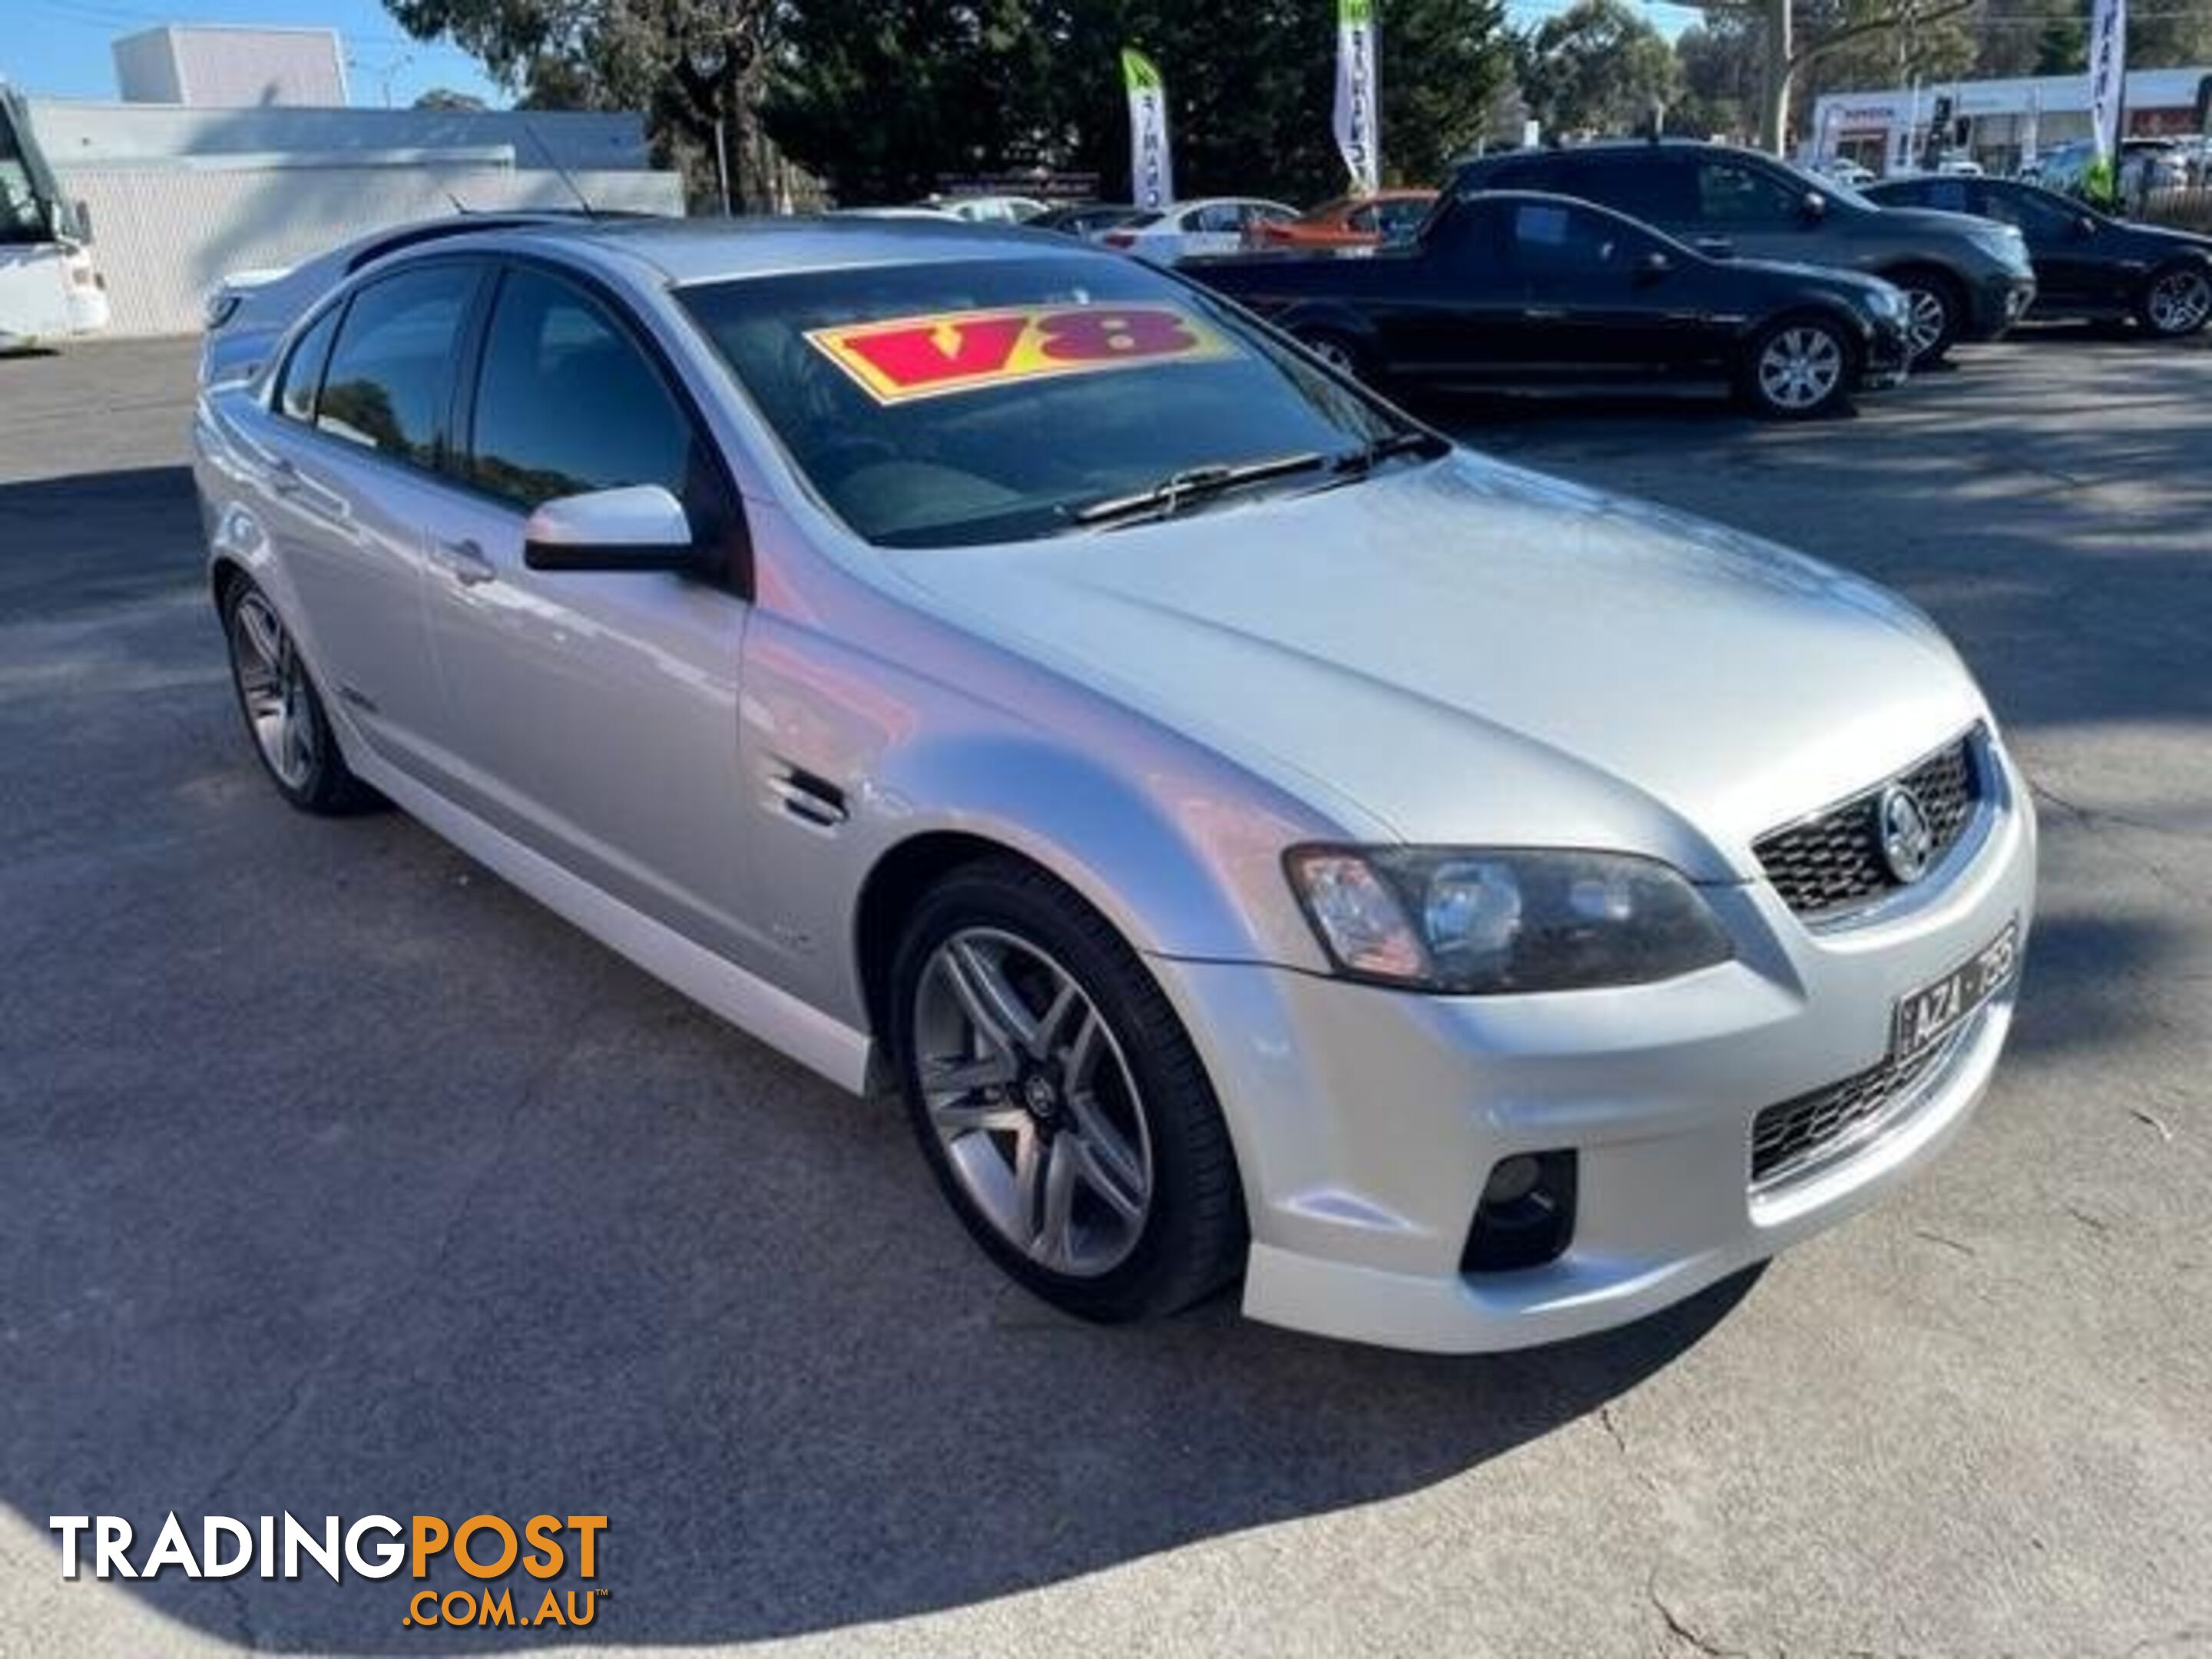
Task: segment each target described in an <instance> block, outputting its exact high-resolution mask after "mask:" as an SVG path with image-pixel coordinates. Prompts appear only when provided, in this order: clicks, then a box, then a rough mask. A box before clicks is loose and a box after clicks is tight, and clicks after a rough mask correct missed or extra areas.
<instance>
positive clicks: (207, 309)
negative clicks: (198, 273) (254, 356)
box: [200, 288, 244, 332]
mask: <svg viewBox="0 0 2212 1659" xmlns="http://www.w3.org/2000/svg"><path fill="white" fill-rule="evenodd" d="M243 297H244V296H243V295H238V294H234V293H233V292H231V290H230V289H226V288H219V289H216V290H215V291H214V292H213V293H212V294H210V295H208V296H207V299H206V300H205V301H204V302H203V304H202V306H201V308H200V319H201V322H202V324H203V325H204V326H205V327H206V328H207V329H208V330H209V331H210V332H212V331H215V330H216V329H218V328H221V327H222V325H224V324H225V323H227V322H228V321H229V320H230V319H232V318H233V317H234V316H235V315H236V314H237V312H238V307H239V306H240V303H241V301H242V300H243Z"/></svg>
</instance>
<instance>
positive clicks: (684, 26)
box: [384, 0, 785, 177]
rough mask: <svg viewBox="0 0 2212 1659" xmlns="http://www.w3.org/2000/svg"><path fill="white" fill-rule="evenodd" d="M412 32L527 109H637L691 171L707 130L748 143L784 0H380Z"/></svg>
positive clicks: (704, 154)
mask: <svg viewBox="0 0 2212 1659" xmlns="http://www.w3.org/2000/svg"><path fill="white" fill-rule="evenodd" d="M384 3H385V9H386V10H388V11H389V12H390V13H391V14H392V16H393V18H394V19H396V20H397V21H398V23H399V26H400V27H402V28H404V29H405V30H406V31H407V32H408V33H410V34H411V35H413V36H414V37H415V38H416V40H437V39H439V38H441V37H443V38H446V39H448V40H452V41H453V43H454V44H455V45H457V46H459V47H461V48H462V49H463V50H464V51H465V52H471V53H472V54H473V55H474V56H476V57H477V58H479V59H481V60H482V61H483V64H484V67H485V68H486V69H487V70H489V71H490V73H491V75H492V76H493V78H494V79H495V80H497V81H498V82H501V85H503V86H505V87H506V88H507V89H508V90H509V91H510V92H513V93H516V94H520V102H521V103H523V104H524V105H525V106H528V107H532V108H553V107H568V108H579V107H580V108H593V109H635V110H641V111H643V112H645V115H646V118H647V122H648V123H649V124H650V125H651V128H652V131H653V137H654V140H655V143H656V144H657V146H658V147H659V150H660V152H661V154H662V155H663V157H664V159H666V160H670V161H676V162H678V164H680V165H683V166H684V167H685V169H686V171H687V172H689V173H692V174H693V175H694V176H695V177H696V175H697V174H698V173H701V172H702V170H704V169H706V168H707V167H709V166H710V165H711V161H710V158H711V157H712V156H713V155H714V151H715V149H716V143H715V140H716V138H717V137H718V135H719V136H720V137H721V139H722V140H723V141H724V143H725V144H726V147H727V149H729V151H730V152H731V154H732V158H733V160H738V161H742V160H743V159H744V158H745V157H747V156H750V155H752V154H753V153H754V151H755V149H756V144H755V140H756V139H757V122H756V119H755V112H756V111H757V109H758V107H759V104H760V98H761V92H762V88H763V86H764V84H765V82H766V80H767V76H768V70H769V58H770V54H771V53H772V52H774V51H775V48H776V46H777V43H778V40H779V38H780V31H781V25H782V22H783V20H784V15H785V5H784V0H384Z"/></svg>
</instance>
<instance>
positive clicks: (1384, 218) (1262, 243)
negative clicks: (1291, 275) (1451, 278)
mask: <svg viewBox="0 0 2212 1659" xmlns="http://www.w3.org/2000/svg"><path fill="white" fill-rule="evenodd" d="M1436 201H1437V193H1436V191H1432V190H1386V191H1382V192H1381V193H1380V194H1379V195H1375V196H1340V197H1337V198H1336V199H1335V200H1334V201H1333V202H1324V203H1322V204H1321V205H1320V206H1319V207H1317V208H1312V209H1310V210H1307V211H1306V212H1304V213H1302V214H1300V215H1299V216H1297V218H1295V219H1261V220H1259V221H1257V222H1255V224H1254V225H1253V226H1252V228H1251V234H1250V235H1249V237H1248V238H1247V239H1246V240H1247V242H1248V245H1249V246H1254V247H1304V248H1330V247H1374V246H1377V245H1378V244H1381V243H1383V242H1402V241H1405V240H1407V239H1408V238H1410V237H1411V236H1412V235H1413V233H1414V232H1415V231H1417V230H1419V228H1421V221H1422V220H1424V219H1425V218H1427V217H1428V216H1429V210H1430V209H1431V208H1432V207H1434V206H1435V205H1436Z"/></svg>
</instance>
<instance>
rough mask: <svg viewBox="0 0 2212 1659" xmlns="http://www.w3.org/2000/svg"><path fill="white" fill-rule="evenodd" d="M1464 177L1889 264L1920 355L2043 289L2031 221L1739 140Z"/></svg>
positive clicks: (1729, 243)
mask: <svg viewBox="0 0 2212 1659" xmlns="http://www.w3.org/2000/svg"><path fill="white" fill-rule="evenodd" d="M1456 184H1457V188H1459V189H1460V190H1462V191H1469V190H1500V189H1510V190H1541V191H1552V192H1554V193H1556V194H1558V195H1562V196H1579V197H1585V198H1587V199H1588V200H1590V201H1593V202H1601V203H1603V204H1605V205H1606V206H1607V207H1610V208H1613V209H1615V210H1619V211H1620V212H1622V213H1626V214H1628V215H1630V216H1632V217H1634V218H1637V219H1641V220H1643V221H1644V222H1647V223H1649V224H1652V225H1655V226H1656V227H1657V228H1660V229H1661V230H1663V231H1666V232H1668V234H1670V235H1673V236H1675V237H1677V238H1679V239H1680V240H1682V241H1685V242H1687V243H1688V244H1689V245H1690V246H1692V247H1694V248H1696V249H1698V250H1699V252H1705V253H1710V254H1713V255H1715V256H1717V257H1722V258H1725V257H1728V256H1730V255H1733V254H1739V253H1741V254H1749V255H1752V256H1753V257H1754V258H1761V259H1790V260H1796V261H1799V262H1802V263H1803V264H1816V265H1830V266H1834V267H1837V268H1838V269H1841V270H1856V271H1859V272H1862V273H1864V274H1865V275H1868V276H1880V277H1883V278H1885V279H1887V281H1889V282H1892V283H1896V284H1897V286H1898V287H1899V288H1901V289H1904V290H1905V293H1906V295H1908V296H1909V297H1910V299H1911V302H1912V310H1913V319H1912V347H1913V355H1914V357H1915V359H1916V361H1917V362H1922V363H1923V364H1924V363H1932V362H1936V360H1937V359H1939V358H1941V357H1942V356H1943V355H1944V353H1945V352H1947V351H1948V350H1949V349H1950V348H1951V346H1952V344H1953V343H1954V342H1955V341H1959V340H1990V339H1995V338H1996V337H1997V336H1999V335H2001V334H2002V333H2003V332H2004V331H2005V330H2007V329H2008V328H2009V327H2011V326H2012V325H2013V324H2014V323H2015V322H2017V321H2018V320H2019V319H2020V317H2021V314H2022V313H2025V312H2026V311H2027V307H2028V305H2029V303H2030V302H2031V301H2033V299H2034V297H2035V273H2034V271H2033V269H2032V268H2031V267H2030V265H2029V264H2028V260H2027V246H2026V245H2025V244H2024V243H2022V242H2021V240H2020V234H2019V233H2018V232H2017V231H2015V230H2013V229H2011V228H2009V227H2008V226H2004V225H1997V224H1992V223H1990V222H1989V221H1988V220H1985V219H1970V218H1966V217H1963V216H1960V215H1958V214H1949V213H1936V212H1929V211H1926V210H1913V209H1904V208H1894V209H1890V208H1880V207H1876V206H1875V204H1873V203H1872V202H1870V201H1869V200H1868V199H1867V198H1866V197H1863V196H1862V195H1860V194H1859V193H1858V192H1857V191H1855V190H1853V189H1852V188H1851V187H1850V185H1846V184H1844V183H1842V182H1841V181H1839V180H1838V179H1822V178H1820V177H1818V176H1816V175H1814V174H1813V173H1802V172H1800V171H1799V170H1798V169H1797V168H1796V167H1791V166H1790V165H1788V164H1787V163H1786V162H1782V161H1776V160H1775V159H1774V158H1773V157H1771V156H1769V155H1759V154H1758V153H1756V152H1754V151H1752V150H1745V149H1735V148H1734V147H1732V146H1730V145H1726V144H1707V143H1686V142H1677V141H1674V140H1668V141H1667V142H1664V143H1648V142H1643V141H1638V142H1633V143H1626V142H1624V143H1599V144H1587V145H1583V146H1580V147H1578V148H1575V149H1556V150H1519V151H1515V152H1513V153H1512V154H1510V155H1500V156H1486V157H1483V158H1481V159H1479V160H1476V161H1469V162H1467V163H1466V164H1464V165H1463V166H1462V167H1461V168H1460V170H1459V173H1458V176H1457V180H1456Z"/></svg>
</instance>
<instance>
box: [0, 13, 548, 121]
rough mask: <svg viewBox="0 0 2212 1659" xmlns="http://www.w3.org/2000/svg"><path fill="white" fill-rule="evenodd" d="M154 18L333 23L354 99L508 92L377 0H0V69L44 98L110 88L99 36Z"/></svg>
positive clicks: (106, 92)
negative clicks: (172, 0)
mask: <svg viewBox="0 0 2212 1659" xmlns="http://www.w3.org/2000/svg"><path fill="white" fill-rule="evenodd" d="M162 23H279V24H289V25H295V26H297V25H303V24H304V25H313V26H315V27H323V28H334V29H336V30H337V32H338V39H339V42H340V44H341V45H342V46H343V48H344V52H345V55H346V60H347V61H346V86H347V88H348V90H349V92H350V93H351V94H352V97H353V101H354V102H355V103H356V104H370V105H375V104H381V103H383V102H384V101H385V100H386V93H387V90H388V92H389V94H390V98H391V101H392V103H394V104H397V105H401V106H404V105H407V104H411V103H413V102H414V101H415V100H416V98H417V97H419V96H421V95H422V94H423V93H425V92H428V91H429V90H430V88H433V87H449V88H453V90H454V91H456V92H468V93H474V94H476V95H477V97H479V98H482V99H483V100H485V101H486V102H487V103H495V104H503V103H505V102H506V101H507V100H506V99H505V98H503V97H501V95H500V94H499V93H498V90H497V89H496V88H495V87H493V86H492V84H491V83H490V82H489V81H488V80H487V79H486V78H485V76H484V73H483V67H482V66H481V65H480V64H477V60H476V59H475V58H471V57H470V56H469V55H468V53H466V52H462V51H460V50H459V49H458V48H457V47H454V46H445V45H437V46H426V45H424V44H423V43H422V42H421V41H419V40H409V39H408V38H407V33H406V31H405V30H404V29H402V28H401V27H399V25H398V24H397V23H395V22H393V21H392V15H391V14H390V13H389V12H387V11H386V10H385V9H384V8H383V6H382V5H381V4H380V3H379V0H179V4H178V5H177V6H176V7H175V8H174V9H165V8H164V7H163V6H162V4H161V0H0V79H4V80H6V81H8V82H9V83H10V84H12V85H14V86H15V88H18V89H19V90H21V91H23V92H27V93H31V94H36V95H39V96H43V97H50V98H112V97H114V96H115V95H116V90H115V62H114V59H113V58H111V57H109V55H108V51H107V45H108V42H109V41H111V40H113V39H114V38H115V37H116V36H117V35H118V34H130V33H134V32H135V31H137V30H139V29H144V28H153V27H156V26H158V25H160V24H162Z"/></svg>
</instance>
